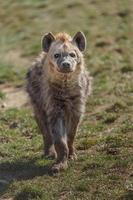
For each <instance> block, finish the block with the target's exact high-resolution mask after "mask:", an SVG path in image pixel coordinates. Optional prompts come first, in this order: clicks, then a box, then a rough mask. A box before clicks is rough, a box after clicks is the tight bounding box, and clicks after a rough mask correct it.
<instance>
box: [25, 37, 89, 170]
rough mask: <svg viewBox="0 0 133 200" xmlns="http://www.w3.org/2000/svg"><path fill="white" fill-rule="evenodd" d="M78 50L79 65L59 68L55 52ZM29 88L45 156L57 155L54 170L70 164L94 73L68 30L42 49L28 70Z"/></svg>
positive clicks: (77, 59)
mask: <svg viewBox="0 0 133 200" xmlns="http://www.w3.org/2000/svg"><path fill="white" fill-rule="evenodd" d="M59 48H61V51H63V52H66V51H67V52H70V51H71V50H74V51H75V52H76V62H77V64H76V67H75V68H74V71H73V72H71V73H60V72H59V71H57V66H56V63H55V62H54V61H53V57H52V56H53V54H54V52H56V50H58V49H59ZM27 91H28V93H29V96H30V98H31V102H32V105H33V108H34V113H35V118H36V121H37V123H38V126H39V128H40V130H41V133H42V135H43V139H44V153H45V155H46V156H52V157H55V158H57V160H56V164H54V166H53V167H52V170H53V171H59V170H61V169H65V168H67V159H68V158H74V157H75V156H76V155H75V152H74V147H73V141H74V137H75V134H76V131H77V128H78V125H79V122H80V120H81V117H82V116H83V114H84V110H85V103H86V99H87V96H88V95H89V94H90V91H91V77H90V76H89V74H88V72H87V71H86V69H85V67H84V58H83V55H82V53H81V51H80V50H79V49H78V48H77V46H76V45H74V44H73V43H72V38H71V37H70V36H69V35H67V34H66V33H59V34H57V35H56V36H55V40H54V42H52V44H51V46H50V49H49V51H48V52H47V53H44V52H42V53H41V55H40V57H39V58H37V59H36V61H35V62H34V63H33V64H32V67H31V68H30V70H29V72H28V73H27Z"/></svg>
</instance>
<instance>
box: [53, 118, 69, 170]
mask: <svg viewBox="0 0 133 200" xmlns="http://www.w3.org/2000/svg"><path fill="white" fill-rule="evenodd" d="M50 125H51V131H52V134H53V137H54V144H55V149H56V152H57V160H56V163H55V164H54V165H53V167H52V171H53V172H58V171H60V170H64V169H66V168H67V159H68V152H69V151H68V145H67V134H66V127H65V123H64V120H63V118H62V117H57V118H54V119H52V121H51V123H50Z"/></svg>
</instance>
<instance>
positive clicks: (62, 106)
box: [49, 89, 85, 120]
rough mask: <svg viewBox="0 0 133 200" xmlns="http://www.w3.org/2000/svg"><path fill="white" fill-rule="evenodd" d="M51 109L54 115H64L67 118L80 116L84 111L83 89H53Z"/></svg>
mask: <svg viewBox="0 0 133 200" xmlns="http://www.w3.org/2000/svg"><path fill="white" fill-rule="evenodd" d="M50 93H51V95H50V99H49V101H50V104H49V110H50V112H51V114H53V115H62V116H64V117H65V118H66V119H69V120H70V119H72V118H75V117H80V116H81V115H82V114H83V113H84V105H85V102H84V97H83V94H82V91H80V90H77V89H75V90H74V89H73V90H68V89H64V90H60V89H59V90H58V89H56V90H53V91H51V92H50Z"/></svg>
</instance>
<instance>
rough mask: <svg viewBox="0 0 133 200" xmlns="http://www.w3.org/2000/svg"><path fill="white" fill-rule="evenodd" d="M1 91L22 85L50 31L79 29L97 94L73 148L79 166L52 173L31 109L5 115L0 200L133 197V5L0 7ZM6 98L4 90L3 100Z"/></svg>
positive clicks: (123, 1)
mask: <svg viewBox="0 0 133 200" xmlns="http://www.w3.org/2000/svg"><path fill="white" fill-rule="evenodd" d="M0 5H1V6H0V19H1V24H0V26H1V31H0V46H1V48H0V86H1V85H2V86H3V85H4V84H10V85H13V86H18V85H22V84H24V77H25V72H26V70H27V68H28V67H29V65H30V63H31V60H32V59H33V58H34V57H36V56H37V55H38V53H39V52H40V50H41V44H40V41H41V37H42V36H43V34H44V33H46V32H49V31H51V32H54V33H55V32H59V31H66V32H68V33H70V34H71V35H74V34H75V33H76V32H77V31H79V30H82V31H83V32H84V33H85V34H86V37H87V43H88V45H87V50H86V52H85V60H86V67H87V69H88V70H89V71H90V73H91V75H92V76H93V77H94V80H93V94H92V96H91V97H90V98H89V99H88V102H87V107H86V114H85V117H84V119H83V122H82V123H81V126H80V128H79V132H78V135H77V137H76V140H75V145H76V148H77V153H78V160H77V161H72V162H70V163H69V168H68V169H67V170H66V171H65V172H61V173H59V174H56V175H52V174H51V173H50V170H49V168H50V166H51V165H52V163H53V161H52V160H47V159H44V158H43V141H42V136H41V134H39V130H38V128H37V125H36V123H35V120H34V117H33V114H32V112H31V110H30V109H29V108H21V109H17V108H11V109H9V110H6V111H0V142H1V145H0V195H1V196H0V199H3V198H11V197H12V198H13V199H15V200H24V199H25V200H31V199H32V200H45V199H46V200H47V199H50V200H56V199H57V200H59V199H60V200H61V199H70V200H78V199H80V200H108V199H113V200H131V199H132V198H133V174H132V170H133V158H132V154H133V142H132V133H133V57H132V49H133V40H132V30H131V28H132V27H131V22H132V17H133V16H132V13H133V9H132V2H131V1H130V0H117V1H115V0H112V1H105V0H102V1H99V0H89V1H87V0H85V1H81V0H78V1H76V0H71V1H70V0H68V1H61V0H59V1H57V2H56V3H55V1H54V0H49V1H48V0H45V1H42V0H38V1H35V0H23V1H17V0H14V1H13V0H7V1H2V0H1V1H0ZM4 98H6V95H5V94H4V93H3V91H2V90H0V100H1V99H2V101H4Z"/></svg>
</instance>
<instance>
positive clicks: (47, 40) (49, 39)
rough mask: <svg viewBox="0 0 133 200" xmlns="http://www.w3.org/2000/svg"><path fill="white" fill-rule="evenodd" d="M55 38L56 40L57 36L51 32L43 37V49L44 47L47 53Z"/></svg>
mask: <svg viewBox="0 0 133 200" xmlns="http://www.w3.org/2000/svg"><path fill="white" fill-rule="evenodd" d="M54 40H55V37H54V35H53V34H52V33H51V32H49V33H47V34H45V35H44V36H43V38H42V49H43V51H45V52H46V53H47V52H48V51H49V48H50V46H51V44H52V42H53V41H54Z"/></svg>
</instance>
